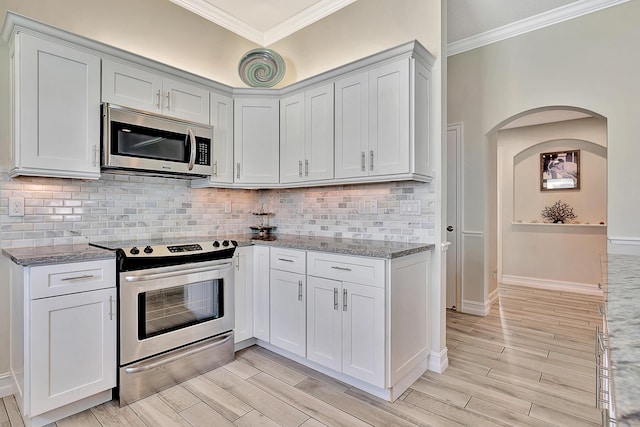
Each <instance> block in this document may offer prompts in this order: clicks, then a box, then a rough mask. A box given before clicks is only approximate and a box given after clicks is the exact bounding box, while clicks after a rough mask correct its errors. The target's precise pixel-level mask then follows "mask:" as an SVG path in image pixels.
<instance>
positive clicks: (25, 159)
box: [14, 33, 100, 179]
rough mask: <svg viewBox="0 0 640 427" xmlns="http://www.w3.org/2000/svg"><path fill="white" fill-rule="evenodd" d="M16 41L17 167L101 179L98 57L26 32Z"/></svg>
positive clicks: (45, 173)
mask: <svg viewBox="0 0 640 427" xmlns="http://www.w3.org/2000/svg"><path fill="white" fill-rule="evenodd" d="M16 43H17V46H16V53H15V55H16V56H15V59H14V61H15V62H14V65H15V73H16V74H15V76H14V78H15V81H14V84H15V94H16V103H15V105H14V108H15V109H16V110H15V111H16V116H15V120H16V122H15V123H16V132H15V137H16V138H17V139H16V152H15V166H16V169H18V171H19V170H23V171H24V174H25V175H40V176H60V177H75V178H93V179H96V178H99V177H100V58H99V57H97V56H94V55H91V54H88V53H85V52H83V51H79V50H75V49H73V48H70V47H68V46H62V45H58V44H56V43H53V42H50V41H47V40H42V39H39V38H37V37H32V36H30V35H28V34H24V33H21V34H18V35H17V36H16ZM18 174H20V173H18Z"/></svg>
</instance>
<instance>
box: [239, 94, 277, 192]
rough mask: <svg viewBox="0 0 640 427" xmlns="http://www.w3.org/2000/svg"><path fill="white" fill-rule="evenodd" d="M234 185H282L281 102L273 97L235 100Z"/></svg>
mask: <svg viewBox="0 0 640 427" xmlns="http://www.w3.org/2000/svg"><path fill="white" fill-rule="evenodd" d="M233 109H234V126H233V133H234V147H233V148H234V160H235V173H234V182H235V183H239V184H251V185H263V184H276V183H278V182H279V175H280V173H279V170H280V167H279V164H280V153H279V150H278V146H279V135H280V129H279V126H278V124H279V121H278V118H279V116H280V113H279V110H280V109H279V103H278V100H277V99H272V98H236V99H235V101H234V108H233Z"/></svg>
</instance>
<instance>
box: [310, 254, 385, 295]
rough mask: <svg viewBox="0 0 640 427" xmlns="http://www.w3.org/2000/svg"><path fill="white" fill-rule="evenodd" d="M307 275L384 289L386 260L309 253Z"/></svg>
mask: <svg viewBox="0 0 640 427" xmlns="http://www.w3.org/2000/svg"><path fill="white" fill-rule="evenodd" d="M307 274H309V275H310V276H317V277H324V278H327V279H334V280H340V281H341V282H351V283H360V284H362V285H369V286H376V287H379V288H384V282H385V260H383V259H379V258H361V257H356V256H349V255H335V254H326V253H322V252H307Z"/></svg>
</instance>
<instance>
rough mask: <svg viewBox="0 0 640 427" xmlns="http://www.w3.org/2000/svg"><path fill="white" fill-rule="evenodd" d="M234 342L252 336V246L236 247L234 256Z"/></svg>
mask: <svg viewBox="0 0 640 427" xmlns="http://www.w3.org/2000/svg"><path fill="white" fill-rule="evenodd" d="M234 261H235V268H236V271H235V272H234V281H233V285H234V291H235V295H234V296H235V328H234V340H235V342H240V341H244V340H246V339H249V338H253V248H252V247H251V246H247V247H242V248H236V253H235V256H234Z"/></svg>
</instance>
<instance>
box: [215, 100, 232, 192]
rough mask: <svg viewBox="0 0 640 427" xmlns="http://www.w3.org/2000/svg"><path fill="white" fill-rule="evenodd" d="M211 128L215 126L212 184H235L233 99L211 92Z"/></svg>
mask: <svg viewBox="0 0 640 427" xmlns="http://www.w3.org/2000/svg"><path fill="white" fill-rule="evenodd" d="M211 126H213V174H212V175H211V177H210V178H209V181H210V182H212V183H226V184H231V183H232V182H233V99H232V98H231V97H228V96H224V95H219V94H217V93H214V92H211Z"/></svg>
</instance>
